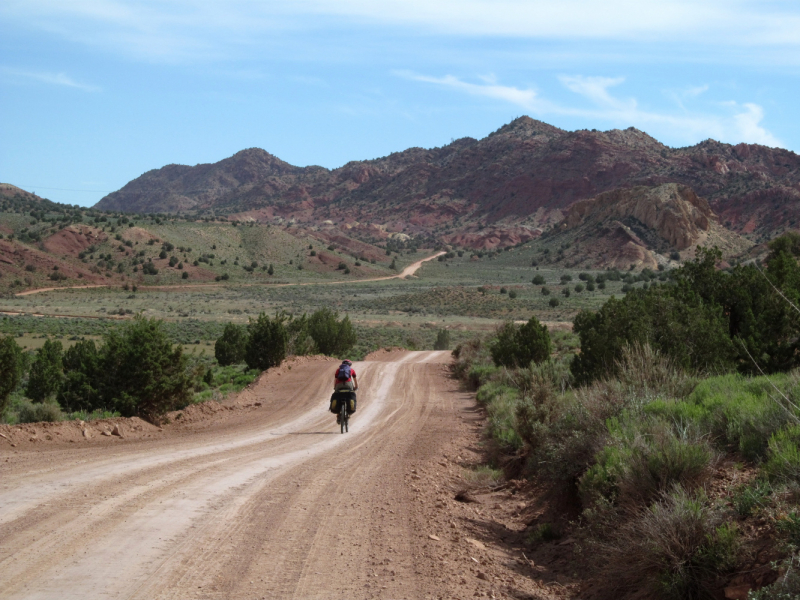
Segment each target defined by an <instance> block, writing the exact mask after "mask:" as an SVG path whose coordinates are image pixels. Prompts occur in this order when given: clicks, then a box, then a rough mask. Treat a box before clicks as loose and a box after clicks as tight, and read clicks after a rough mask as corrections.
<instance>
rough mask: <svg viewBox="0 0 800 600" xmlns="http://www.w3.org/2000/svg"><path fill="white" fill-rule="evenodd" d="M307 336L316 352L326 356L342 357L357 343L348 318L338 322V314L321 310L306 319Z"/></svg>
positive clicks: (325, 309) (326, 309)
mask: <svg viewBox="0 0 800 600" xmlns="http://www.w3.org/2000/svg"><path fill="white" fill-rule="evenodd" d="M308 334H309V335H310V336H311V337H312V339H313V340H314V343H315V344H316V347H317V351H318V352H320V353H321V354H325V355H326V356H339V357H343V356H344V355H345V354H347V352H348V351H350V350H351V349H352V348H353V346H355V345H356V342H358V337H357V336H356V332H355V329H354V328H353V324H352V323H351V322H350V317H348V316H345V317H344V318H342V319H341V320H339V313H338V312H336V311H333V310H331V309H330V308H322V309H320V310H318V311H316V312H314V314H312V315H311V316H310V317H309V318H308Z"/></svg>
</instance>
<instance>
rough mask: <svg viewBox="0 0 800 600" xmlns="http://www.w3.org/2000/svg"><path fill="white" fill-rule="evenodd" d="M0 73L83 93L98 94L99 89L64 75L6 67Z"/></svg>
mask: <svg viewBox="0 0 800 600" xmlns="http://www.w3.org/2000/svg"><path fill="white" fill-rule="evenodd" d="M0 73H2V74H5V75H6V76H11V77H17V78H22V79H27V80H33V81H38V82H40V83H46V84H48V85H57V86H62V87H70V88H75V89H78V90H83V91H84V92H99V91H100V88H99V87H97V86H95V85H88V84H85V83H79V82H77V81H75V80H74V79H72V77H70V76H69V75H67V74H66V73H47V72H42V71H25V70H20V69H10V68H6V67H1V68H0Z"/></svg>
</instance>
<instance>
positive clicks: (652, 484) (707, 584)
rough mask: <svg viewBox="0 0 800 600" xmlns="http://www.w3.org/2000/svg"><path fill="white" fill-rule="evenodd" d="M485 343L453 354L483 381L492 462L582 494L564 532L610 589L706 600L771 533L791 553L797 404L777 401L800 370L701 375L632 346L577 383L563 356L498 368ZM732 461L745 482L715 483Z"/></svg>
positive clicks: (471, 376)
mask: <svg viewBox="0 0 800 600" xmlns="http://www.w3.org/2000/svg"><path fill="white" fill-rule="evenodd" d="M491 343H492V340H472V341H470V342H466V343H462V344H461V345H460V346H459V347H458V348H457V349H456V350H455V351H454V362H453V370H454V372H455V373H456V374H457V375H459V376H460V377H462V378H463V379H465V380H467V381H469V382H470V383H471V384H472V385H477V386H478V393H477V398H478V401H479V403H480V404H482V405H483V406H484V407H485V409H486V413H487V425H486V436H487V438H488V440H487V441H488V442H489V443H488V446H487V448H488V449H489V451H490V452H491V453H492V455H491V457H490V462H491V463H492V464H496V465H503V466H504V470H505V471H506V474H507V476H509V477H519V476H525V477H528V478H530V479H533V480H535V481H536V482H538V484H539V485H540V486H543V487H544V488H545V489H550V490H552V491H553V492H554V493H557V495H559V496H560V497H573V498H575V499H576V501H577V505H578V507H579V508H578V510H577V513H575V512H568V513H566V514H565V515H564V518H563V520H564V521H565V522H567V521H569V520H570V519H572V520H574V523H573V524H572V525H568V524H566V525H563V527H566V528H567V529H569V530H570V533H569V535H571V536H573V537H576V538H578V539H579V540H580V544H579V547H580V548H582V550H583V553H582V554H579V555H577V556H576V560H579V561H582V564H583V565H584V566H585V567H586V568H587V569H591V572H592V573H593V577H594V578H595V579H596V582H597V585H598V586H601V588H602V589H604V590H605V591H604V593H605V594H607V596H606V597H620V598H623V597H626V595H628V594H630V595H635V593H639V594H642V593H644V595H643V596H642V597H648V598H659V599H661V598H664V599H671V598H704V597H707V598H712V597H715V596H714V594H716V593H718V592H719V590H720V589H721V588H720V586H722V585H724V583H725V581H727V580H729V579H730V578H731V577H732V576H733V573H734V572H736V571H738V570H747V569H748V568H749V567H748V565H751V564H752V563H750V562H748V561H749V560H751V558H748V557H751V556H752V551H753V548H754V547H756V546H757V545H758V544H763V543H765V539H766V540H773V541H774V542H773V543H774V544H775V547H776V548H779V550H776V552H778V553H779V554H780V553H782V555H783V556H784V557H786V559H791V558H792V557H793V556H794V555H795V553H796V552H797V547H796V546H793V545H792V540H795V539H796V541H797V542H800V510H798V503H800V494H798V493H797V490H798V489H800V427H798V425H797V423H798V419H800V410H798V409H797V408H796V407H792V406H790V405H789V404H787V402H786V400H781V402H778V401H776V397H781V394H783V395H785V396H786V398H787V399H788V400H790V401H791V402H792V403H794V399H795V398H796V397H797V396H799V395H800V373H798V372H796V371H792V372H790V373H787V374H779V375H772V376H768V377H765V376H759V377H748V376H745V375H740V374H727V375H721V376H710V377H708V376H707V377H703V376H702V375H700V374H697V373H696V372H687V371H686V370H684V369H682V368H681V367H680V366H679V365H678V364H677V363H676V362H675V361H673V360H671V359H670V358H669V357H666V356H664V355H662V354H660V353H659V352H657V351H656V350H654V349H652V348H651V347H649V346H647V345H645V346H637V345H632V346H626V347H624V348H623V352H622V357H621V359H620V361H619V364H617V365H616V367H615V369H614V372H615V373H616V375H615V376H614V377H613V378H611V377H609V378H606V379H603V380H599V381H594V382H593V383H591V384H588V385H584V386H578V385H576V383H575V380H574V379H573V378H572V375H571V373H570V371H569V367H568V361H565V360H552V359H551V360H546V361H543V362H541V363H539V364H535V363H534V364H531V365H530V366H529V367H525V368H519V367H513V368H508V367H497V366H495V364H494V363H493V362H492V361H491V356H490V353H489V351H488V349H487V346H489V345H490V344H491ZM776 388H777V390H776ZM778 390H779V391H778ZM737 465H742V466H741V467H739V466H737ZM738 468H744V469H746V470H747V471H748V472H751V473H753V476H752V478H751V479H750V480H749V483H745V484H742V485H741V486H739V487H737V488H734V489H730V490H726V489H724V486H723V488H720V486H719V484H716V483H715V482H716V481H718V478H719V477H723V476H725V473H730V472H731V471H735V470H736V469H738ZM792 515H798V516H797V526H794V522H793V521H792V520H791V519H792ZM756 522H758V523H766V530H764V529H763V527H762V530H761V533H760V534H758V536H757V537H756V538H754V537H753V535H754V534H753V533H752V532H753V531H754V530H755V529H756V528H755V523H756ZM746 532H750V533H746ZM795 532H796V533H795ZM793 536H796V537H793ZM767 543H768V542H767ZM594 557H599V558H598V559H597V560H595V558H594ZM754 585H755V583H754ZM643 591H646V593H645V592H643ZM764 597H768V596H764ZM776 597H777V596H776Z"/></svg>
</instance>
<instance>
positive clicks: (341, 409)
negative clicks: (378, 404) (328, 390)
mask: <svg viewBox="0 0 800 600" xmlns="http://www.w3.org/2000/svg"><path fill="white" fill-rule="evenodd" d="M334 401H335V402H336V403H337V404H336V412H335V413H334V414H336V415H338V419H337V421H338V423H339V426H340V428H341V431H342V433H345V432H347V429H348V426H349V424H350V415H351V414H353V413H354V412H355V409H356V393H355V392H353V391H349V390H339V391H336V392H334V393H333V396H331V403H333V402H334ZM351 402H352V403H353V404H352V411H351V404H350V403H351ZM331 408H332V409H333V406H331Z"/></svg>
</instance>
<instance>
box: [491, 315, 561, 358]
mask: <svg viewBox="0 0 800 600" xmlns="http://www.w3.org/2000/svg"><path fill="white" fill-rule="evenodd" d="M550 351H551V343H550V334H549V332H548V331H547V327H545V326H544V325H542V324H541V323H539V320H538V319H537V318H536V317H531V318H530V319H529V320H528V322H527V323H525V324H524V325H522V326H517V325H515V324H514V323H512V322H510V321H509V322H506V323H504V324H503V325H502V326H501V327H500V328H499V329H498V330H497V335H496V337H495V339H494V340H493V341H491V342H490V343H489V352H490V353H491V356H492V360H493V361H494V364H495V365H497V366H498V367H500V366H504V367H526V366H528V365H530V364H531V363H540V362H542V361H545V360H547V359H548V358H550Z"/></svg>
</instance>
